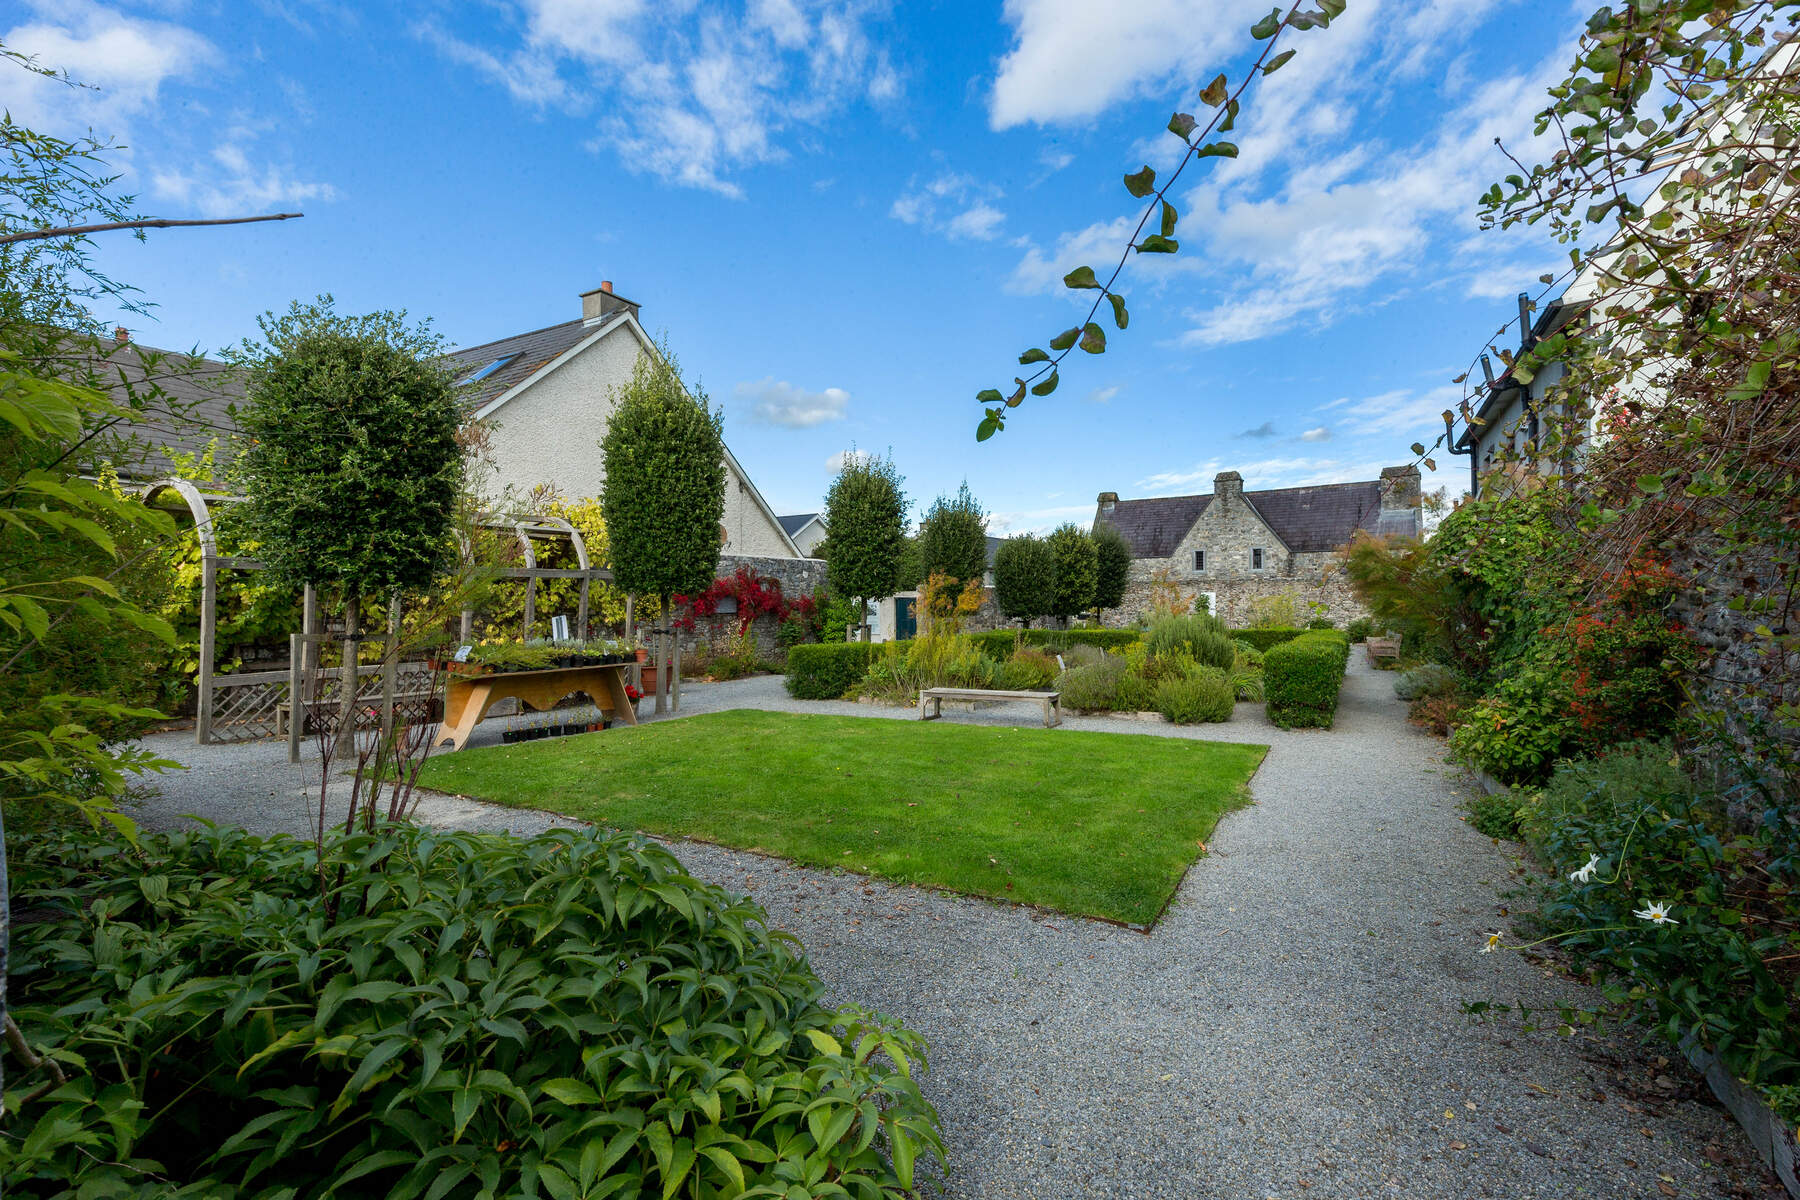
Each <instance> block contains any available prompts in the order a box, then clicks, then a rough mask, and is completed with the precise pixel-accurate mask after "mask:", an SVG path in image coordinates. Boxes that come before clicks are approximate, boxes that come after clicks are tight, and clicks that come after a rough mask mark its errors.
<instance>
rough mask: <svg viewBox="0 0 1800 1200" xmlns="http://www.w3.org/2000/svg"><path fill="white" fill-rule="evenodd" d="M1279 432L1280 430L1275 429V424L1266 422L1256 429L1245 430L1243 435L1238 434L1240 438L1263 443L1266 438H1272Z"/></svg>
mask: <svg viewBox="0 0 1800 1200" xmlns="http://www.w3.org/2000/svg"><path fill="white" fill-rule="evenodd" d="M1279 432H1280V430H1278V429H1276V428H1275V422H1273V421H1264V422H1263V423H1262V424H1261V425H1258V426H1257V427H1256V428H1255V429H1246V430H1244V431H1243V432H1242V433H1240V434H1238V437H1240V438H1254V439H1256V440H1258V441H1261V440H1263V439H1265V438H1272V437H1274V436H1275V435H1276V434H1277V433H1279Z"/></svg>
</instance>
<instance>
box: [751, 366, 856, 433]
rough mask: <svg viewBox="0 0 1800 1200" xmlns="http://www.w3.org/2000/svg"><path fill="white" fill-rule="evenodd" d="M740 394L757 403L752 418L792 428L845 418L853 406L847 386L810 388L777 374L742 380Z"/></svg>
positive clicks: (806, 426)
mask: <svg viewBox="0 0 1800 1200" xmlns="http://www.w3.org/2000/svg"><path fill="white" fill-rule="evenodd" d="M736 394H737V397H738V398H739V399H740V400H745V401H748V402H750V403H751V404H753V405H754V407H753V408H752V409H751V411H750V416H751V419H752V420H755V421H760V422H761V423H763V424H765V425H781V426H784V427H786V428H788V429H810V428H812V427H813V426H814V425H824V424H826V423H827V422H830V421H841V420H843V419H844V417H845V416H846V415H847V413H848V411H849V408H850V393H849V392H846V391H845V390H844V389H843V388H835V387H831V388H826V389H825V390H824V391H822V392H809V391H806V390H805V389H804V388H797V387H795V386H794V385H793V384H791V383H789V382H787V380H785V379H782V380H777V379H776V378H774V377H773V376H770V377H768V378H765V379H762V380H760V381H758V382H756V383H740V384H738V385H737V388H736Z"/></svg>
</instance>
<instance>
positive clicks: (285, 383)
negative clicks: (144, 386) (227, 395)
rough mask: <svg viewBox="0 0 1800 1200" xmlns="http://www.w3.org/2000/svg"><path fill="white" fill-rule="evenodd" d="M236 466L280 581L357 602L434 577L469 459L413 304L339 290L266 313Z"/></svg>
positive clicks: (452, 399) (249, 363) (246, 350)
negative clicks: (360, 308)
mask: <svg viewBox="0 0 1800 1200" xmlns="http://www.w3.org/2000/svg"><path fill="white" fill-rule="evenodd" d="M258 325H259V326H260V327H261V329H262V340H261V341H260V342H245V343H244V344H243V345H242V346H241V347H239V349H238V350H237V351H236V352H234V354H233V355H232V357H233V359H234V360H235V361H236V362H237V363H238V364H239V365H241V366H242V367H244V368H245V369H246V370H247V371H248V373H249V380H248V388H247V394H246V404H245V406H244V408H243V411H242V412H240V414H239V421H240V423H241V425H242V427H243V431H244V434H245V436H246V441H247V444H246V446H245V448H244V451H243V453H242V454H241V455H240V456H239V458H238V461H237V466H236V472H237V475H238V477H239V479H240V480H241V482H242V485H243V487H244V491H245V495H246V502H245V505H244V509H243V520H244V526H245V528H246V530H247V531H248V532H249V534H250V536H251V537H253V538H254V539H255V540H256V541H258V542H260V543H261V548H260V550H259V551H258V554H259V556H260V557H261V558H262V560H263V562H264V563H265V564H266V565H267V568H268V579H269V582H271V583H279V584H288V585H292V586H299V585H304V584H308V583H310V584H312V585H314V586H315V587H316V588H318V589H319V591H320V594H321V596H322V597H324V598H325V599H326V600H327V602H330V601H331V600H336V601H337V602H339V603H341V604H343V605H344V607H345V610H346V614H347V615H348V616H349V617H350V618H351V620H352V622H354V621H355V619H356V616H357V609H358V606H359V604H360V603H361V601H363V600H364V599H365V598H366V599H371V600H374V599H386V598H387V597H388V596H390V595H392V594H395V593H398V592H403V591H411V590H418V589H423V588H426V587H429V586H430V585H431V584H432V583H433V582H434V580H435V579H436V577H437V575H438V573H439V571H440V570H441V569H442V568H443V567H444V565H445V564H446V563H447V562H448V561H449V560H450V558H451V555H452V554H453V553H454V549H455V547H454V545H453V539H452V536H451V529H452V519H453V516H454V513H455V508H456V503H457V496H458V493H459V491H460V490H461V487H462V483H463V467H464V460H463V454H462V450H461V448H460V447H459V446H458V444H457V439H456V432H457V427H458V425H459V423H460V414H459V411H458V409H457V403H456V389H455V387H454V385H453V383H452V380H451V375H450V371H449V369H448V367H447V366H446V365H445V363H444V360H443V344H442V342H441V341H440V339H439V338H438V337H437V336H436V335H435V334H433V333H432V332H431V331H430V328H429V326H428V325H427V324H420V325H416V326H415V325H410V324H408V323H407V320H406V314H405V313H391V312H377V313H369V314H367V315H365V316H349V315H345V314H342V313H339V312H338V311H337V309H336V306H335V304H334V302H333V301H332V298H331V297H330V296H320V297H319V298H318V300H317V301H315V302H314V303H312V304H301V303H299V302H297V301H296V302H295V303H294V304H293V305H292V306H290V307H289V309H288V311H287V312H286V313H283V314H281V315H279V316H277V315H275V314H273V313H268V314H265V315H264V316H262V317H261V318H259V319H258Z"/></svg>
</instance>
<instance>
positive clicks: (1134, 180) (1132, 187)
mask: <svg viewBox="0 0 1800 1200" xmlns="http://www.w3.org/2000/svg"><path fill="white" fill-rule="evenodd" d="M1125 190H1126V191H1128V192H1130V193H1131V194H1132V195H1134V196H1136V197H1137V198H1138V199H1140V200H1142V199H1143V198H1144V197H1145V196H1148V195H1149V194H1150V193H1151V192H1154V191H1155V190H1156V169H1155V168H1154V167H1151V166H1147V165H1146V166H1145V167H1144V169H1143V170H1141V171H1133V172H1132V173H1131V174H1129V175H1127V176H1126V177H1125Z"/></svg>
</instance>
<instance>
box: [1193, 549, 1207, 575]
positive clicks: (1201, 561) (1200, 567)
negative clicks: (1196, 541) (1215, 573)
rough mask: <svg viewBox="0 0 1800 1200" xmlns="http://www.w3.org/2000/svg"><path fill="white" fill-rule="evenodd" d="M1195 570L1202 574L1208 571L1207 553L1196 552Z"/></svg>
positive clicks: (1202, 551)
mask: <svg viewBox="0 0 1800 1200" xmlns="http://www.w3.org/2000/svg"><path fill="white" fill-rule="evenodd" d="M1194 570H1196V571H1201V572H1204V571H1205V570H1206V551H1204V550H1196V551H1194Z"/></svg>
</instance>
